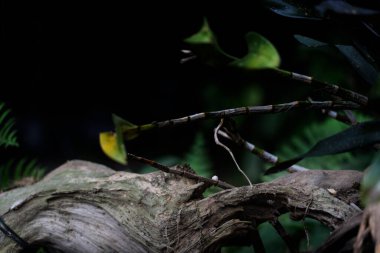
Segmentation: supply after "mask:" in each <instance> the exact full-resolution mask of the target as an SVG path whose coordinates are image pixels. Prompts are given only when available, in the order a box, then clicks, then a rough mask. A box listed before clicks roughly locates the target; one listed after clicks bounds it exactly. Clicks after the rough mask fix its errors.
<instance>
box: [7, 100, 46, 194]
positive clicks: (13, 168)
mask: <svg viewBox="0 0 380 253" xmlns="http://www.w3.org/2000/svg"><path fill="white" fill-rule="evenodd" d="M9 113H10V109H5V105H4V103H0V147H2V146H3V147H5V148H9V147H18V146H19V144H18V141H17V136H16V130H15V129H14V119H13V118H11V117H9ZM44 173H45V168H44V167H42V166H40V165H39V164H38V163H37V160H36V159H27V158H21V159H15V158H10V159H8V161H2V162H1V164H0V192H1V191H2V190H6V189H7V188H9V187H15V186H16V185H15V184H16V183H17V182H18V181H20V180H22V179H25V178H31V179H32V181H34V180H38V179H40V178H41V177H42V176H43V175H44Z"/></svg>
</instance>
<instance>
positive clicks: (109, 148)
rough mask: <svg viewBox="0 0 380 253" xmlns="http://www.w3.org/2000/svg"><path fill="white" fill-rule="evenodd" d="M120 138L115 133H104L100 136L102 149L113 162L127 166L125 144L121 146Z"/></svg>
mask: <svg viewBox="0 0 380 253" xmlns="http://www.w3.org/2000/svg"><path fill="white" fill-rule="evenodd" d="M118 139H120V138H119V136H117V134H116V133H114V132H102V133H100V135H99V142H100V147H101V148H102V150H103V152H104V153H105V154H106V155H107V156H108V157H109V158H111V159H112V160H114V161H116V162H118V163H121V164H124V165H125V164H127V152H126V150H125V146H124V144H122V145H119V141H118Z"/></svg>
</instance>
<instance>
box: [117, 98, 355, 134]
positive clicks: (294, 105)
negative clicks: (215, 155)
mask: <svg viewBox="0 0 380 253" xmlns="http://www.w3.org/2000/svg"><path fill="white" fill-rule="evenodd" d="M359 108H361V106H360V105H359V104H357V103H353V102H350V101H293V102H289V103H284V104H276V105H262V106H245V107H238V108H232V109H226V110H220V111H211V112H201V113H196V114H192V115H188V116H185V117H181V118H176V119H169V120H164V121H154V122H152V123H149V124H144V125H133V124H131V123H130V125H129V126H128V127H127V128H126V129H125V130H124V132H123V133H124V135H125V138H126V139H128V136H133V137H136V135H138V134H139V133H140V132H142V131H146V130H152V129H154V128H163V127H171V126H178V125H183V124H187V123H190V122H196V121H200V120H205V119H210V118H217V119H221V118H228V117H236V116H240V115H249V114H266V113H280V112H288V111H292V110H296V109H330V110H332V109H335V110H344V109H352V110H354V109H359Z"/></svg>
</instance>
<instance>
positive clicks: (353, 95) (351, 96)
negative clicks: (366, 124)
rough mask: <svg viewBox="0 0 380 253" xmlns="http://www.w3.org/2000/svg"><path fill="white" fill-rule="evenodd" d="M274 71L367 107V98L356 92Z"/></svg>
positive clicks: (296, 75) (293, 74) (296, 74)
mask: <svg viewBox="0 0 380 253" xmlns="http://www.w3.org/2000/svg"><path fill="white" fill-rule="evenodd" d="M274 71H275V72H276V73H277V74H280V75H281V76H283V77H286V78H289V79H291V80H296V81H300V82H302V83H306V84H309V85H311V86H314V87H316V88H319V89H321V90H322V91H324V92H326V93H328V94H331V95H335V96H339V97H341V98H343V99H345V100H350V101H352V102H355V103H358V104H360V105H367V103H368V98H367V97H366V96H364V95H362V94H359V93H357V92H354V91H351V90H348V89H345V88H342V87H339V86H338V85H335V84H329V83H327V82H322V81H319V80H315V79H314V78H313V77H311V76H306V75H302V74H298V73H295V72H291V71H287V70H283V69H274Z"/></svg>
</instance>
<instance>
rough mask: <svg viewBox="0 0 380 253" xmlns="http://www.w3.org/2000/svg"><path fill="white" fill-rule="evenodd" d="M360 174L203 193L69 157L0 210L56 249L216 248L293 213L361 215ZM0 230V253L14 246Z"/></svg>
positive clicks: (311, 175)
mask: <svg viewBox="0 0 380 253" xmlns="http://www.w3.org/2000/svg"><path fill="white" fill-rule="evenodd" d="M361 177H362V173H360V172H357V171H321V170H314V171H305V172H297V173H294V174H290V175H287V176H284V177H281V178H279V179H277V180H274V181H272V182H269V183H262V184H257V185H254V186H253V187H249V186H246V187H238V188H233V189H229V190H223V191H221V192H219V193H217V194H214V195H212V196H209V197H207V198H203V197H202V192H203V190H204V188H205V187H204V184H203V183H201V182H196V181H194V180H191V179H186V178H183V177H179V176H176V175H172V174H167V173H163V172H154V173H149V174H133V173H127V172H116V171H113V170H111V169H109V168H107V167H105V166H102V165H98V164H94V163H90V162H85V161H71V162H67V163H66V164H64V165H62V166H61V167H59V168H57V169H56V170H54V171H53V172H51V173H50V174H48V175H47V176H46V177H45V178H44V179H43V180H41V181H40V182H38V183H36V184H33V185H31V186H27V187H22V188H16V189H13V190H11V191H7V192H3V193H1V194H0V214H1V215H2V216H3V219H4V220H5V221H6V223H7V224H8V225H9V226H10V227H11V228H12V229H13V230H14V231H15V232H17V233H18V234H19V235H20V236H21V237H22V238H24V239H25V240H26V241H27V242H29V243H31V244H40V245H48V246H49V248H51V249H52V250H55V252H91V253H97V252H134V253H135V252H214V251H217V250H219V249H220V247H221V246H222V245H223V244H226V243H233V242H234V241H239V242H240V243H241V242H245V243H247V244H249V243H252V242H250V240H251V239H250V238H249V235H251V234H252V233H251V232H252V231H254V230H255V226H256V225H255V224H260V223H261V222H265V221H268V220H269V221H270V220H274V219H276V217H278V216H279V215H280V214H282V213H285V212H290V213H291V214H292V217H293V218H295V219H302V218H304V217H311V218H314V219H317V220H319V221H320V222H322V223H323V224H325V225H326V226H328V227H330V228H331V229H335V228H337V227H339V226H340V225H341V224H342V223H343V222H345V221H346V220H348V219H349V218H351V217H353V216H354V215H355V214H357V213H358V212H359V211H358V209H357V208H355V207H354V206H353V205H352V203H357V202H358V199H359V191H358V189H359V183H360V181H361ZM20 251H21V249H20V248H19V246H18V245H16V244H15V243H14V242H13V241H12V240H10V239H9V238H7V237H5V236H4V235H3V234H0V252H13V253H14V252H20Z"/></svg>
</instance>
